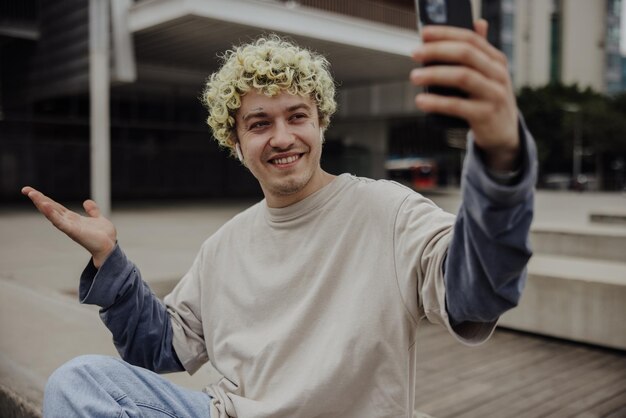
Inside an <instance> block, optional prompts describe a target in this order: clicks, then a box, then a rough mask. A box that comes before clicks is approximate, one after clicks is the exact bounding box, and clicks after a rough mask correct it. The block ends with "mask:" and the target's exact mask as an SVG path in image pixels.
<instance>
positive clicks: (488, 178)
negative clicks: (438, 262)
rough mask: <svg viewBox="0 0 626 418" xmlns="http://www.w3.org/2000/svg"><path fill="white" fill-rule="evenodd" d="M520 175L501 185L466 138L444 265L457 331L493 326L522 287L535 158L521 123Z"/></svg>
mask: <svg viewBox="0 0 626 418" xmlns="http://www.w3.org/2000/svg"><path fill="white" fill-rule="evenodd" d="M519 131H520V140H521V167H520V173H519V174H518V175H517V178H516V179H514V181H509V182H503V181H499V179H497V178H494V176H493V175H491V174H490V173H489V170H488V169H487V167H486V165H485V164H484V162H483V159H482V158H481V155H480V150H479V149H478V148H477V147H476V145H475V143H474V140H473V137H472V136H471V134H470V137H469V142H468V153H467V156H466V161H465V164H464V169H463V185H462V197H463V203H462V205H461V208H460V210H459V213H458V216H457V219H456V222H455V225H454V233H453V238H452V241H451V243H450V246H449V249H448V255H447V258H446V263H445V266H444V268H445V274H444V280H445V287H446V309H447V311H448V316H449V318H450V322H451V323H452V325H453V327H454V328H455V330H456V331H459V330H461V329H463V328H464V327H468V326H469V325H471V324H472V323H474V324H475V323H493V324H494V325H495V321H497V319H498V318H499V316H500V315H501V314H503V313H504V312H505V311H507V310H508V309H511V308H513V307H515V306H516V305H517V303H518V302H519V299H520V297H521V294H522V290H523V288H524V284H525V282H526V275H527V273H526V264H527V262H528V260H529V259H530V257H531V255H532V252H531V249H530V244H529V232H530V224H531V222H532V218H533V203H534V185H535V181H536V175H537V158H536V149H535V144H534V141H533V138H532V137H531V135H530V133H529V132H528V130H527V129H526V127H525V125H524V122H523V120H520V123H519Z"/></svg>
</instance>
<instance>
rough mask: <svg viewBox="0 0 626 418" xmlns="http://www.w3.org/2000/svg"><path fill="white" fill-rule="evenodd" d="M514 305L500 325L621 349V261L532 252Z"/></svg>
mask: <svg viewBox="0 0 626 418" xmlns="http://www.w3.org/2000/svg"><path fill="white" fill-rule="evenodd" d="M528 272H529V277H528V283H527V285H526V289H525V290H524V294H523V296H522V300H521V301H520V304H519V306H518V307H517V308H515V309H513V310H511V311H509V312H507V313H506V314H505V315H503V317H502V318H501V320H500V325H502V326H505V327H507V328H513V329H517V330H522V331H529V332H533V333H538V334H543V335H548V336H553V337H559V338H565V339H568V340H573V341H580V342H584V343H590V344H597V345H601V346H605V347H611V348H617V349H621V350H626V321H625V320H624V319H625V318H626V263H625V262H616V261H606V260H590V259H582V258H576V257H565V256H555V255H535V256H533V257H532V259H531V260H530V263H529V265H528Z"/></svg>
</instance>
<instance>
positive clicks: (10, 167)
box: [0, 0, 626, 202]
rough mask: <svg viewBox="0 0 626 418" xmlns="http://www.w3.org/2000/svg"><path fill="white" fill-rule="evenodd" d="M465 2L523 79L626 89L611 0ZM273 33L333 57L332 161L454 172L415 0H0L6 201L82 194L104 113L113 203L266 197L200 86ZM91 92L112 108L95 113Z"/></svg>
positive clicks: (377, 172) (451, 180)
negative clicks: (430, 88) (420, 107)
mask: <svg viewBox="0 0 626 418" xmlns="http://www.w3.org/2000/svg"><path fill="white" fill-rule="evenodd" d="M472 4H473V7H474V13H475V15H476V16H479V15H482V16H484V17H485V18H487V19H488V20H489V22H490V33H489V38H490V41H491V42H492V43H493V44H494V45H496V46H497V47H498V48H500V49H501V50H502V51H504V52H505V53H506V54H507V56H508V57H509V59H510V62H511V66H510V68H511V73H512V77H513V80H514V83H515V86H516V87H517V88H520V87H522V86H541V85H545V84H547V83H549V82H551V81H562V82H566V83H572V82H577V83H579V84H580V85H582V86H590V87H592V88H593V89H594V90H597V91H599V92H603V93H613V92H617V91H621V90H623V86H624V82H623V78H624V76H623V73H624V70H625V69H626V65H624V64H623V62H624V58H623V56H622V55H621V53H620V49H619V45H620V42H619V39H620V33H621V31H620V25H621V22H620V16H621V1H620V0H597V1H593V2H591V1H588V0H498V1H491V0H482V1H481V0H472ZM90 7H91V11H92V14H91V16H90ZM98 7H100V8H101V9H100V10H104V12H103V11H98V9H97V8H98ZM90 22H92V23H91V29H92V33H94V29H97V27H95V26H98V25H103V24H104V25H106V28H107V29H106V30H105V31H104V33H105V35H108V40H107V42H106V47H107V48H108V51H107V52H106V54H107V56H108V62H109V65H108V66H106V67H107V68H106V71H107V72H108V73H109V74H108V75H106V73H105V76H104V77H105V78H106V79H108V80H110V84H108V83H107V84H106V91H107V92H108V94H110V97H105V96H107V95H108V94H102V95H101V96H102V97H99V96H98V95H97V94H96V95H94V96H95V97H92V101H91V102H90V94H89V92H90V84H89V80H90V76H89V68H90V51H91V52H92V54H93V51H94V50H93V46H92V49H90ZM96 32H97V30H96ZM270 32H275V33H279V34H283V35H287V36H289V37H290V38H292V39H294V40H295V41H297V42H298V43H300V44H302V45H304V46H307V47H310V48H312V49H314V50H316V51H318V52H320V53H322V54H324V55H326V56H327V58H328V59H329V60H330V62H331V64H332V71H333V74H334V76H335V78H336V80H337V82H338V85H339V90H338V103H339V110H338V113H337V115H336V116H335V118H334V119H333V121H332V123H331V127H330V129H329V130H328V132H327V135H326V136H327V142H326V145H325V151H324V155H323V161H322V165H323V166H324V167H325V168H326V169H327V170H328V171H330V172H335V173H338V172H344V171H348V172H352V173H355V174H358V175H364V176H370V177H374V178H382V177H388V176H393V175H394V173H393V172H388V171H387V169H386V167H387V168H389V164H387V165H386V162H388V161H389V160H390V159H396V160H397V159H402V158H405V159H406V158H412V159H413V161H414V162H415V164H416V165H415V166H416V167H418V166H419V170H421V174H422V177H427V178H428V179H429V180H430V181H426V182H424V181H422V180H423V178H422V179H421V180H420V179H414V180H415V182H414V184H415V185H416V186H418V187H432V186H434V185H437V186H441V185H444V186H445V185H455V184H458V181H459V169H460V159H461V157H462V148H463V141H459V140H458V138H456V139H455V137H454V136H450V135H448V136H445V135H444V134H443V133H442V132H440V131H437V130H436V129H434V128H432V127H431V126H430V125H428V124H426V123H425V121H424V118H423V115H420V114H419V113H418V112H417V111H416V109H415V107H414V105H413V98H414V95H415V94H416V93H417V90H416V89H415V88H414V87H412V86H410V84H409V83H408V82H407V77H408V73H409V71H410V70H411V68H413V66H414V63H413V62H412V61H411V59H410V58H409V53H410V51H411V48H412V47H414V46H415V45H416V44H418V43H419V37H418V34H417V30H416V15H415V8H414V2H413V1H412V0H300V1H294V0H289V1H279V0H135V1H131V0H90V1H87V0H56V1H43V0H0V201H5V202H6V201H12V200H17V199H19V198H20V196H19V189H20V187H21V186H22V185H25V184H30V185H33V186H35V187H39V188H41V189H42V190H43V191H45V192H46V193H49V194H51V195H53V196H55V197H57V198H59V199H69V200H79V199H83V198H84V197H85V196H87V195H89V194H90V189H91V190H93V188H94V187H98V186H94V184H96V183H94V182H93V177H94V176H95V175H97V174H93V173H94V172H93V171H91V170H90V166H91V165H92V163H91V162H90V161H92V160H91V158H92V157H91V154H90V147H91V149H93V146H92V145H90V138H91V137H94V133H93V130H92V129H93V126H94V123H96V122H98V121H99V122H102V121H104V123H105V124H106V126H107V127H106V131H107V134H110V146H108V145H107V146H106V148H107V149H110V167H111V170H110V186H109V185H108V184H106V181H105V186H103V187H104V188H105V189H106V190H109V189H108V188H109V187H110V193H111V195H112V197H113V199H119V200H123V199H150V198H176V199H182V198H223V197H225V198H230V197H246V198H248V197H260V196H261V192H260V189H259V187H258V185H257V183H256V181H255V180H254V179H253V178H252V176H251V175H250V174H249V173H248V172H247V170H245V169H243V168H242V167H241V166H240V164H239V163H238V162H237V161H235V160H234V159H231V158H227V154H226V153H224V152H222V151H220V150H219V149H218V147H217V145H216V144H215V142H214V141H212V140H211V136H210V135H211V134H210V130H209V128H208V127H207V126H206V124H205V122H204V121H205V119H206V112H205V110H204V108H203V107H202V106H201V104H200V101H199V96H200V95H201V91H202V88H203V84H204V80H205V79H206V77H207V76H208V75H209V74H210V73H211V72H212V71H214V70H215V69H217V67H218V64H219V60H218V58H217V57H218V54H220V53H221V52H223V51H224V50H226V49H228V48H230V47H231V46H232V45H233V44H237V43H240V42H245V41H248V40H250V39H252V38H254V37H256V36H258V35H260V34H263V33H270ZM101 33H102V31H101ZM92 41H93V37H92ZM92 45H93V44H92ZM92 59H93V55H92ZM93 68H94V67H92V70H93ZM100 78H102V76H100ZM94 100H95V102H94ZM94 103H98V104H97V106H105V107H104V108H103V109H105V110H106V109H108V111H102V112H99V111H95V114H90V107H91V108H92V109H98V108H96V107H95V106H96V105H94ZM107 113H110V115H108V114H107ZM109 127H110V128H109ZM100 132H102V130H101V131H100ZM94 158H95V157H94ZM107 161H108V159H107V158H105V162H104V164H105V165H107V164H108V162H107ZM100 164H102V162H100ZM104 176H105V177H107V181H108V178H109V175H108V174H107V173H106V170H105V171H104ZM90 178H91V180H90ZM107 193H108V192H107Z"/></svg>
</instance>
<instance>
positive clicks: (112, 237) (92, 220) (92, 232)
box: [22, 186, 117, 268]
mask: <svg viewBox="0 0 626 418" xmlns="http://www.w3.org/2000/svg"><path fill="white" fill-rule="evenodd" d="M22 194H23V195H25V196H28V198H29V199H30V200H31V201H32V202H33V203H34V205H35V206H36V207H37V209H38V210H39V212H41V213H42V214H43V215H44V216H45V217H46V218H47V219H48V220H49V221H50V222H51V223H52V224H53V225H54V226H55V227H56V228H57V229H58V230H60V231H61V232H63V233H64V234H66V235H67V236H68V237H70V238H71V239H73V240H74V241H76V242H77V243H78V244H80V245H81V246H82V247H84V248H85V249H86V250H87V251H89V252H90V253H91V255H92V257H93V263H94V265H95V266H96V268H100V266H101V265H102V263H103V262H104V260H106V258H107V257H108V255H109V254H110V253H111V251H113V248H114V247H115V242H116V239H117V232H116V230H115V226H114V225H113V223H112V222H111V221H110V220H108V219H107V218H105V217H104V216H102V215H101V214H100V209H98V205H96V202H94V201H93V200H85V202H84V203H83V208H85V211H86V212H87V215H88V216H81V215H79V214H78V213H76V212H72V211H71V210H69V209H67V208H66V207H65V206H63V205H61V204H60V203H58V202H55V201H54V200H52V199H50V198H49V197H48V196H46V195H44V194H43V193H41V192H39V191H37V190H35V189H33V188H32V187H29V186H27V187H24V188H23V189H22Z"/></svg>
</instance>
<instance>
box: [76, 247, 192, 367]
mask: <svg viewBox="0 0 626 418" xmlns="http://www.w3.org/2000/svg"><path fill="white" fill-rule="evenodd" d="M79 298H80V302H81V303H86V304H90V305H98V306H100V308H101V309H100V318H101V319H102V321H103V322H104V323H105V325H106V326H107V328H109V330H110V331H111V333H112V334H113V343H114V344H115V347H116V348H117V351H118V352H119V353H120V356H121V357H122V358H123V359H124V360H126V361H127V362H129V363H130V364H134V365H136V366H140V367H143V368H146V369H149V370H152V371H155V372H158V373H169V372H178V371H183V370H185V369H184V367H183V366H182V364H181V362H180V360H179V359H178V357H177V355H176V352H175V351H174V347H173V346H172V335H173V331H172V324H171V322H170V319H169V315H168V313H167V310H166V308H165V305H164V304H163V302H161V301H160V300H159V299H158V298H157V297H156V296H155V295H154V293H152V291H151V290H150V288H149V287H148V285H147V284H146V283H145V282H144V281H143V280H142V279H141V274H140V273H139V270H138V269H137V268H136V267H135V265H134V264H133V263H132V262H131V261H130V260H128V258H126V255H125V254H124V253H123V252H122V250H121V249H120V247H119V246H118V245H116V246H115V249H114V250H113V252H112V253H111V255H110V256H109V257H108V258H107V259H106V261H105V262H104V263H103V264H102V266H100V269H99V270H98V269H96V267H95V266H94V265H93V262H92V261H90V262H89V264H88V265H87V267H86V268H85V270H84V271H83V273H82V275H81V277H80V286H79Z"/></svg>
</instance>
